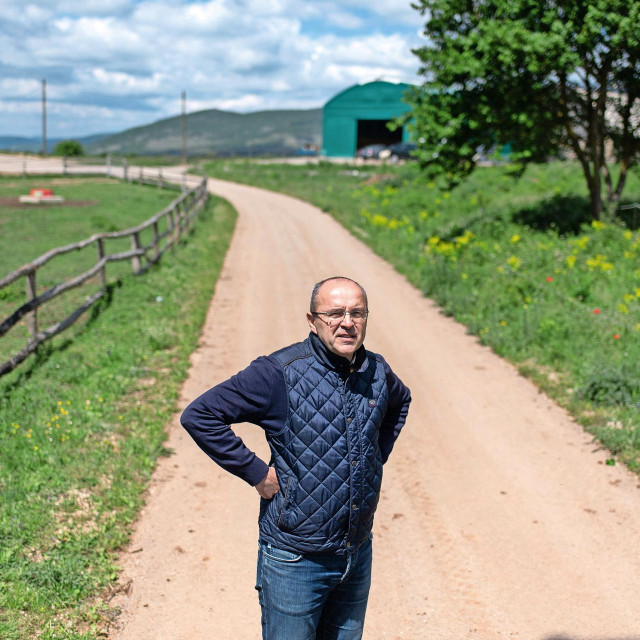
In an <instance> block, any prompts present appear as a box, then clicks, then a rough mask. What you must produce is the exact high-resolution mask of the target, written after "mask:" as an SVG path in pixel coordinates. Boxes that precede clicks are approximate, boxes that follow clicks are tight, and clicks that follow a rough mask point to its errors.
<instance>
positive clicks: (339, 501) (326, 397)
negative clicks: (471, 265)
mask: <svg viewBox="0 0 640 640" xmlns="http://www.w3.org/2000/svg"><path fill="white" fill-rule="evenodd" d="M368 314H369V310H368V305H367V294H366V292H365V290H364V289H363V288H362V287H361V286H360V285H359V284H358V283H357V282H355V281H353V280H350V279H349V278H344V277H333V278H328V279H327V280H323V281H322V282H319V283H318V284H316V285H315V287H314V288H313V292H312V295H311V304H310V311H309V313H307V322H308V323H309V327H310V329H311V332H310V334H309V337H308V338H307V339H306V340H305V341H304V342H299V343H296V344H293V345H291V346H289V347H285V348H284V349H281V350H279V351H276V352H275V353H273V354H272V355H270V356H268V357H264V356H263V357H260V358H258V359H256V360H254V361H253V362H252V363H251V364H250V365H249V367H247V368H246V369H244V370H243V371H241V372H240V373H238V374H236V375H235V376H233V377H231V378H230V379H229V380H227V381H225V382H222V383H221V384H219V385H217V386H216V387H214V388H213V389H210V390H209V391H207V392H206V393H204V394H203V395H202V396H200V397H199V398H197V399H196V400H195V401H194V402H192V403H191V404H190V405H189V406H188V407H187V409H186V410H185V412H184V413H183V414H182V424H183V426H184V427H185V428H186V429H187V431H188V432H189V433H190V434H191V436H192V437H193V439H194V440H195V441H196V443H197V444H198V445H199V446H200V448H202V449H203V451H204V452H205V453H207V455H209V457H210V458H211V459H213V460H214V461H215V462H217V463H218V464H219V465H220V466H222V467H223V468H224V469H226V470H228V471H230V472H231V473H233V474H235V475H237V476H238V477H240V478H242V479H243V480H245V481H246V482H248V483H249V484H251V485H253V486H255V488H256V489H257V491H258V493H259V494H260V496H261V501H260V516H259V530H260V538H259V552H258V576H257V582H256V589H257V590H258V592H259V600H260V606H261V608H262V634H263V635H262V637H263V639H264V640H309V639H313V638H317V639H323V640H325V639H326V640H329V639H335V640H356V639H359V638H361V637H362V631H363V627H364V617H365V611H366V607H367V599H368V595H369V585H370V581H371V539H372V534H371V528H372V524H373V515H374V512H375V510H376V505H377V503H378V498H379V494H380V484H381V481H382V465H383V464H384V462H386V460H387V458H388V457H389V453H390V452H391V449H392V448H393V445H394V443H395V440H396V438H397V437H398V434H399V433H400V429H401V428H402V426H403V425H404V423H405V420H406V417H407V413H408V411H409V403H410V402H411V396H410V393H409V389H408V388H407V387H406V386H405V385H404V384H403V383H402V382H401V381H400V379H399V378H398V377H397V376H396V375H395V374H394V373H393V372H392V371H391V369H390V368H389V365H388V364H387V363H386V362H385V360H384V359H383V358H382V357H381V356H379V355H376V354H374V353H371V352H370V351H366V350H365V348H364V346H363V342H364V338H365V334H366V329H367V317H368ZM239 422H251V423H253V424H256V425H259V426H260V427H262V428H263V429H264V430H265V434H266V437H267V441H268V443H269V447H270V449H271V460H270V463H269V465H267V464H266V463H265V462H264V461H262V460H260V459H259V458H258V457H257V456H256V455H255V454H254V453H253V452H251V451H249V450H248V449H247V448H246V447H245V445H244V444H243V442H242V440H241V439H240V438H238V437H237V436H236V435H235V434H234V433H233V431H232V430H231V428H230V427H229V425H230V424H233V423H239Z"/></svg>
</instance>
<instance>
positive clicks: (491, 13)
mask: <svg viewBox="0 0 640 640" xmlns="http://www.w3.org/2000/svg"><path fill="white" fill-rule="evenodd" d="M413 6H414V8H415V9H417V10H418V11H419V12H420V13H421V14H422V15H424V16H425V17H426V25H425V35H426V36H427V38H428V44H427V45H426V46H424V47H422V48H420V49H416V50H415V51H414V53H416V55H418V56H419V57H420V59H421V61H422V66H421V69H420V73H421V75H422V76H423V77H424V83H423V84H422V86H421V87H419V88H417V89H416V90H415V91H414V92H413V94H412V96H411V101H412V105H413V112H412V117H413V118H414V127H415V131H416V133H417V137H418V138H419V139H421V141H422V144H421V148H420V152H419V153H420V158H421V160H422V163H423V164H424V165H425V167H426V168H427V169H428V170H430V171H431V172H433V173H446V174H447V175H448V176H449V177H450V179H451V180H454V181H455V180H457V179H460V178H461V177H463V176H465V175H467V174H468V173H469V172H471V171H472V170H473V169H474V167H475V165H476V162H477V160H478V150H479V149H485V150H487V149H490V148H494V147H496V145H497V146H501V145H509V146H510V148H511V151H512V159H513V160H514V161H515V162H516V163H519V165H520V166H522V167H524V166H525V165H526V163H527V162H530V161H543V160H546V159H548V158H549V156H552V155H557V154H563V153H567V152H568V153H569V154H570V155H572V156H573V157H575V158H577V159H578V161H579V162H580V164H581V166H582V170H583V173H584V176H585V179H586V182H587V185H588V188H589V194H590V200H591V212H592V215H593V216H594V217H595V218H598V217H600V215H601V213H602V212H603V211H604V210H605V204H604V202H605V201H606V210H609V211H613V210H615V208H616V207H617V204H618V202H619V200H620V195H621V193H622V190H623V188H624V184H625V180H626V176H627V172H628V171H629V169H630V168H631V167H632V166H633V165H634V164H635V163H637V161H638V157H639V154H640V28H639V25H640V0H590V1H584V0H573V1H571V0H569V1H562V0H418V1H417V2H415V3H414V4H413ZM603 187H606V190H605V194H606V195H604V196H603Z"/></svg>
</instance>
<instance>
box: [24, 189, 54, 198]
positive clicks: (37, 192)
mask: <svg viewBox="0 0 640 640" xmlns="http://www.w3.org/2000/svg"><path fill="white" fill-rule="evenodd" d="M29 195H30V196H32V197H33V198H48V197H50V196H52V195H53V189H31V190H30V191H29Z"/></svg>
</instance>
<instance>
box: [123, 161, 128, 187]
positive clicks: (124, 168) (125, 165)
mask: <svg viewBox="0 0 640 640" xmlns="http://www.w3.org/2000/svg"><path fill="white" fill-rule="evenodd" d="M122 170H123V172H124V174H123V175H124V181H125V182H129V175H128V174H129V165H127V159H126V158H125V159H124V160H123V161H122Z"/></svg>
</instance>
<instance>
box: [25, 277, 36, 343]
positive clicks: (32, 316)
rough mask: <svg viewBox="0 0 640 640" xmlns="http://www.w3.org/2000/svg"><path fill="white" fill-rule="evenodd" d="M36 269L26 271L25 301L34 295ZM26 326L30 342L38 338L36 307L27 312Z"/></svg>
mask: <svg viewBox="0 0 640 640" xmlns="http://www.w3.org/2000/svg"><path fill="white" fill-rule="evenodd" d="M36 273H37V272H36V270H35V269H34V270H33V271H29V273H27V302H30V301H31V300H33V299H34V298H35V297H36V295H37V294H36ZM27 328H28V329H29V335H30V336H31V342H35V341H36V340H37V339H38V308H37V307H36V308H35V309H34V310H33V311H30V312H29V313H28V314H27Z"/></svg>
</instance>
